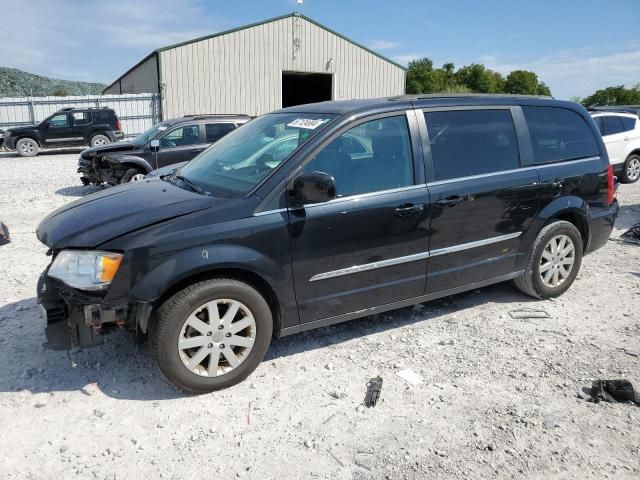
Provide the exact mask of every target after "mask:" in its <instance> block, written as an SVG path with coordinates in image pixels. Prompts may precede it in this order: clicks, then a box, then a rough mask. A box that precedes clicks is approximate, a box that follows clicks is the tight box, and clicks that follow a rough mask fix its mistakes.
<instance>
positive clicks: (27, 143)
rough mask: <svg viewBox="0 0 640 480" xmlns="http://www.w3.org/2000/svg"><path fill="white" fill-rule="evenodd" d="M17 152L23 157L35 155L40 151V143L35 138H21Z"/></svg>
mask: <svg viewBox="0 0 640 480" xmlns="http://www.w3.org/2000/svg"><path fill="white" fill-rule="evenodd" d="M16 152H18V155H20V156H21V157H35V156H36V155H38V153H40V144H39V143H38V142H37V141H35V140H34V139H33V138H29V137H26V138H21V139H20V140H18V141H17V143H16Z"/></svg>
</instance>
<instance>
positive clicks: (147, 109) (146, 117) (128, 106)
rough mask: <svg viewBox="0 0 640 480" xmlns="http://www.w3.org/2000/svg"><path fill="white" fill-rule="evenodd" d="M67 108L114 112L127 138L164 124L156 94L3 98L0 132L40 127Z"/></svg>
mask: <svg viewBox="0 0 640 480" xmlns="http://www.w3.org/2000/svg"><path fill="white" fill-rule="evenodd" d="M65 107H73V108H88V107H110V108H113V109H114V110H115V112H116V115H118V118H119V119H120V122H121V123H122V129H123V130H124V132H125V135H126V136H133V135H137V134H138V133H141V132H143V131H145V130H146V129H148V128H149V127H151V125H153V124H154V123H157V122H158V121H160V119H159V116H160V115H159V99H158V96H157V95H155V94H135V95H98V96H96V95H88V96H70V97H24V98H15V97H12V98H9V97H7V98H0V128H5V129H6V128H8V127H16V126H20V125H28V124H32V123H38V122H41V121H42V120H44V119H45V118H47V117H48V116H49V115H51V114H52V113H54V112H56V111H57V110H60V109H61V108H65Z"/></svg>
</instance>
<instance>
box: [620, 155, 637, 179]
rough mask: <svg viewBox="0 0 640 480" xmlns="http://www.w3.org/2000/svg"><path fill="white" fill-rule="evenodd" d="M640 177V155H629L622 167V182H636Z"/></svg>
mask: <svg viewBox="0 0 640 480" xmlns="http://www.w3.org/2000/svg"><path fill="white" fill-rule="evenodd" d="M639 178H640V155H638V154H635V153H634V154H632V155H629V157H628V158H627V160H626V161H625V162H624V168H623V169H622V178H621V181H622V183H635V182H637V181H638V179H639Z"/></svg>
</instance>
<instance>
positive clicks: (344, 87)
mask: <svg viewBox="0 0 640 480" xmlns="http://www.w3.org/2000/svg"><path fill="white" fill-rule="evenodd" d="M405 73H406V72H405V69H404V67H402V66H401V65H399V64H397V63H395V62H393V61H391V60H389V59H388V58H385V57H383V56H382V55H380V54H378V53H376V52H374V51H372V50H370V49H368V48H366V47H364V46H362V45H360V44H358V43H356V42H354V41H352V40H350V39H348V38H346V37H344V36H343V35H340V34H339V33H336V32H334V31H332V30H330V29H329V28H327V27H325V26H323V25H320V24H319V23H317V22H316V21H314V20H312V19H310V18H308V17H305V16H304V15H301V14H299V13H292V14H289V15H285V16H282V17H277V18H273V19H270V20H266V21H264V22H260V23H255V24H252V25H247V26H245V27H241V28H237V29H234V30H229V31H225V32H220V33H216V34H214V35H209V36H206V37H202V38H196V39H195V40H191V41H188V42H183V43H179V44H176V45H171V46H168V47H164V48H160V49H158V50H155V51H153V52H152V53H151V54H149V55H148V56H147V57H145V58H144V59H142V60H141V61H140V62H139V63H138V64H136V65H135V66H134V67H132V68H131V69H130V70H128V71H127V72H126V73H124V74H123V75H122V76H121V77H120V78H118V79H117V80H116V81H115V82H113V83H112V84H111V85H109V86H108V87H107V88H106V89H105V90H104V92H103V93H105V94H122V93H160V96H161V106H162V117H163V118H165V119H166V118H172V117H178V116H182V115H186V114H196V113H241V114H248V115H260V114H263V113H266V112H269V111H272V110H276V109H279V108H281V107H287V106H291V105H298V104H302V103H311V102H317V101H323V100H332V99H333V100H346V99H352V98H373V97H384V96H393V95H401V94H403V93H404V87H405Z"/></svg>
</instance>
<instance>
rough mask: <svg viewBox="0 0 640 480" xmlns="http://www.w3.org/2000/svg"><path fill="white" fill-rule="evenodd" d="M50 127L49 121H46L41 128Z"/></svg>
mask: <svg viewBox="0 0 640 480" xmlns="http://www.w3.org/2000/svg"><path fill="white" fill-rule="evenodd" d="M50 125H51V124H50V123H49V120H47V121H46V122H42V126H43V127H44V128H49V126H50Z"/></svg>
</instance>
